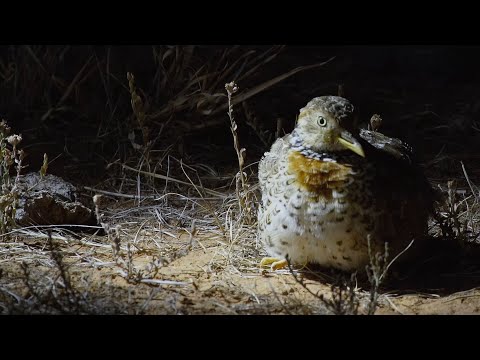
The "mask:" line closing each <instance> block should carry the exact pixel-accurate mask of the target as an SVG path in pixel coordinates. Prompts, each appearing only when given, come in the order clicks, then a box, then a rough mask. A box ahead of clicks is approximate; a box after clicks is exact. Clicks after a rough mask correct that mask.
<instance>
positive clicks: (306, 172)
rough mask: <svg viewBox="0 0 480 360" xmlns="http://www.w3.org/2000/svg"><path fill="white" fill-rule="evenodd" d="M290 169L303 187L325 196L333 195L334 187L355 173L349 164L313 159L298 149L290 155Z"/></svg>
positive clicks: (340, 184)
mask: <svg viewBox="0 0 480 360" xmlns="http://www.w3.org/2000/svg"><path fill="white" fill-rule="evenodd" d="M288 169H289V171H290V172H291V173H293V174H295V176H296V182H297V183H298V184H299V185H300V186H301V187H302V188H304V189H305V190H308V191H310V192H314V193H319V194H323V195H324V196H325V197H329V196H330V197H331V192H332V189H334V188H337V187H340V186H342V185H343V184H344V183H345V181H346V180H348V177H349V176H350V175H352V174H353V170H352V167H351V166H349V165H343V164H339V163H337V162H332V161H322V160H315V159H311V158H308V157H306V156H304V155H302V154H301V153H299V152H298V151H294V152H292V153H291V154H290V155H289V156H288Z"/></svg>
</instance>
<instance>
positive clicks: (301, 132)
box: [293, 96, 365, 157]
mask: <svg viewBox="0 0 480 360" xmlns="http://www.w3.org/2000/svg"><path fill="white" fill-rule="evenodd" d="M352 115H353V105H352V104H351V103H350V102H349V101H348V100H347V99H344V98H342V97H339V96H321V97H317V98H314V99H312V100H311V101H310V102H309V103H308V104H307V105H306V106H305V107H304V108H302V109H300V114H299V116H298V121H297V125H296V127H295V131H294V137H293V141H294V142H295V143H296V146H299V147H300V148H302V147H304V148H306V149H309V150H312V151H314V152H317V153H320V152H335V151H342V150H351V151H353V152H354V153H356V154H358V155H360V156H362V157H365V153H364V151H363V148H362V146H361V145H360V143H359V142H358V140H357V139H355V137H354V135H353V134H352V131H354V124H353V116H352Z"/></svg>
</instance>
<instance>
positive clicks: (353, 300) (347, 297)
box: [286, 256, 360, 315]
mask: <svg viewBox="0 0 480 360" xmlns="http://www.w3.org/2000/svg"><path fill="white" fill-rule="evenodd" d="M286 260H287V265H288V269H289V271H290V273H291V274H292V276H293V278H294V279H295V281H296V282H297V283H298V284H299V285H301V286H302V287H303V288H304V289H305V290H307V292H308V293H309V294H311V295H312V296H314V297H315V298H316V299H318V300H320V301H321V302H322V303H323V304H324V305H325V306H326V308H327V309H328V310H329V311H331V312H332V313H333V314H335V315H357V314H358V308H359V305H360V302H359V300H358V298H357V295H356V293H355V286H354V284H355V280H356V273H353V274H351V276H350V279H349V280H348V281H346V280H345V279H344V278H341V279H337V280H336V281H335V282H334V283H333V284H332V286H331V288H330V290H331V299H326V298H325V297H324V296H323V294H318V293H314V292H313V291H311V290H310V289H309V287H308V286H307V285H306V284H305V282H304V281H303V280H302V279H299V278H298V276H297V275H296V274H295V272H294V271H293V269H292V265H291V263H290V260H289V259H288V256H287V259H286Z"/></svg>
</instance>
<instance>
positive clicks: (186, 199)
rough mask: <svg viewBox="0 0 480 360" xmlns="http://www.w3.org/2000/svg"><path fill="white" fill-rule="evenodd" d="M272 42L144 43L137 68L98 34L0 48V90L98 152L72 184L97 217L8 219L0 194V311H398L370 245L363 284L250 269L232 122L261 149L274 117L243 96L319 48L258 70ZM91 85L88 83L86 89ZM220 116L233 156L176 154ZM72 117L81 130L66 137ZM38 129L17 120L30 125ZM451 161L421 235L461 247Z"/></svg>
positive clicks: (245, 185) (241, 159)
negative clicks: (45, 221)
mask: <svg viewBox="0 0 480 360" xmlns="http://www.w3.org/2000/svg"><path fill="white" fill-rule="evenodd" d="M283 49H284V47H282V46H273V47H268V48H265V47H264V48H262V49H254V48H252V49H250V50H248V51H246V50H245V49H242V48H240V47H235V46H234V47H229V48H223V49H219V50H212V49H209V48H208V47H201V46H153V47H151V48H150V49H149V54H148V56H146V57H145V59H148V61H146V62H145V64H147V65H145V67H146V68H148V70H149V71H142V69H141V68H138V67H137V68H130V67H129V66H127V67H126V68H118V67H116V66H115V61H113V59H114V58H115V56H118V54H115V50H114V49H112V48H105V49H102V50H101V51H100V50H98V49H93V50H92V49H91V48H88V49H87V48H85V49H78V48H72V47H69V46H65V47H59V48H57V49H52V48H50V47H44V46H23V47H18V48H12V49H11V51H9V54H8V56H7V57H6V58H5V57H4V58H2V59H1V60H0V81H1V82H2V86H0V94H1V95H2V96H3V97H2V101H3V102H5V103H7V102H11V103H15V104H19V106H20V108H21V110H20V111H21V113H22V116H23V115H25V114H27V115H29V116H33V115H32V114H37V115H35V119H38V124H35V125H38V127H42V126H44V125H45V126H44V127H45V129H47V130H48V131H50V132H55V127H54V126H52V127H49V126H48V124H49V123H51V122H53V121H56V124H60V125H61V126H62V134H61V136H60V139H64V140H65V144H62V145H65V146H64V148H65V149H66V150H65V153H66V154H67V156H68V158H69V159H77V158H78V159H79V160H78V161H79V162H80V163H81V165H85V164H88V166H90V165H89V164H90V162H91V159H92V158H93V157H94V155H98V156H97V157H100V159H101V165H103V164H107V166H106V167H105V168H106V171H107V176H105V179H106V180H105V181H104V182H103V183H96V185H92V186H88V187H85V188H84V191H85V192H86V193H87V194H88V195H89V196H90V197H91V198H92V200H91V203H92V206H93V207H94V208H95V211H96V215H97V220H98V226H93V227H85V228H84V229H85V232H79V231H78V229H79V227H78V226H77V227H76V228H75V232H74V231H71V230H70V227H69V226H62V227H58V226H32V227H29V228H14V227H13V224H12V223H11V222H9V220H8V219H11V218H12V217H11V216H12V209H13V208H12V207H10V208H8V206H3V205H2V206H3V207H2V209H3V211H2V213H3V214H4V218H2V235H1V238H0V312H1V313H8V314H11V313H55V314H58V313H61V314H98V313H100V314H107V313H115V314H145V313H148V314H190V313H222V314H278V313H283V314H285V313H286V314H328V313H333V314H374V313H378V312H379V309H384V308H385V307H395V311H396V312H399V313H402V312H404V310H399V309H398V308H396V305H392V304H393V301H392V299H391V298H392V296H393V295H392V290H391V289H390V290H388V291H387V290H385V280H386V276H387V272H388V270H389V266H390V265H391V263H392V261H394V260H395V259H393V260H392V261H390V262H389V263H387V258H388V257H387V255H388V254H387V253H385V254H371V259H372V261H371V264H370V267H369V268H368V272H367V273H368V279H367V282H366V284H365V286H364V287H363V288H361V287H360V286H359V284H358V283H357V279H356V277H355V275H351V274H333V275H332V274H330V273H328V272H315V273H312V272H310V271H309V270H308V269H293V268H291V269H290V271H289V270H283V271H278V272H275V273H270V272H268V271H261V270H260V269H259V268H258V261H259V259H261V258H262V256H263V255H265V254H264V252H263V249H262V247H261V245H260V244H258V242H257V239H256V224H255V219H256V213H255V212H256V207H255V204H256V203H257V202H258V201H259V200H258V199H259V194H258V189H257V187H256V186H255V184H256V171H255V165H256V163H255V160H256V159H253V158H251V157H250V158H247V157H246V153H247V152H246V151H247V150H248V151H249V152H248V154H251V152H250V149H249V148H248V145H249V142H247V139H246V138H242V132H241V131H239V130H241V128H242V127H244V128H246V127H249V128H250V129H251V130H252V131H253V133H254V135H256V136H257V137H258V139H260V141H261V142H262V143H263V145H264V147H266V148H267V147H268V146H269V145H270V143H271V142H272V140H273V139H274V138H275V136H277V137H278V136H279V135H281V132H282V131H283V123H282V120H281V119H277V129H276V135H275V136H274V135H273V132H274V131H275V129H270V130H269V129H267V128H266V127H265V126H264V124H262V122H261V121H260V120H259V119H257V118H256V115H255V113H254V111H253V110H252V109H251V108H250V107H249V106H248V105H246V101H247V100H251V99H253V98H254V97H255V96H257V95H258V94H260V93H261V92H264V91H267V90H269V89H271V88H273V87H274V86H276V85H278V84H280V83H281V82H282V81H284V80H285V79H287V78H289V77H290V76H294V75H296V74H298V73H300V72H302V71H308V70H310V69H313V68H318V67H321V66H324V65H325V64H326V63H328V62H330V61H331V60H332V59H330V60H328V61H326V62H323V63H319V64H314V65H310V66H301V67H297V68H295V69H293V70H291V71H287V72H285V73H283V74H277V75H276V76H273V77H271V78H267V79H261V80H257V79H258V74H259V73H261V72H262V69H264V68H265V66H266V65H268V64H271V63H272V62H274V61H275V60H276V59H277V57H279V56H280V55H281V53H282V51H283ZM65 57H72V58H75V59H77V60H75V62H76V65H77V66H76V67H72V69H75V70H74V71H72V70H67V69H63V68H62V66H61V64H62V61H63V60H62V59H64V58H65ZM205 58H208V59H209V61H204V59H205ZM117 64H118V63H117ZM127 65H128V64H127ZM20 69H21V71H20ZM152 69H153V70H152ZM125 74H126V76H125ZM146 74H147V75H146ZM231 80H233V81H234V82H230V81H231ZM226 83H227V87H226V90H227V94H225V87H224V85H225V84H226ZM45 84H46V85H48V86H46V85H45ZM99 84H101V88H102V90H103V93H102V94H99V93H98V92H95V93H94V94H93V95H92V98H88V95H86V94H90V92H89V89H91V88H98V87H99ZM236 84H240V85H241V87H242V91H240V89H238V91H236V90H235V88H236V86H235V85H236ZM342 91H343V90H342ZM82 97H87V100H88V101H85V99H83V101H82ZM85 103H90V104H92V106H91V108H87V107H83V105H81V104H85ZM239 109H243V112H244V113H243V115H244V116H245V117H246V119H245V121H244V122H242V118H241V117H240V116H239V114H240V112H239ZM38 114H39V115H38ZM78 114H82V115H81V116H79V115H78ZM97 114H101V116H100V117H99V115H97ZM234 115H235V116H234ZM227 116H228V118H227ZM15 118H17V119H18V118H21V116H17V117H15ZM274 120H275V119H274ZM60 125H58V126H60ZM225 125H230V130H231V135H232V137H233V138H232V139H233V142H232V144H233V146H231V148H232V149H234V154H236V158H237V160H238V161H237V164H235V166H229V167H228V168H226V167H220V169H218V168H215V167H214V166H212V164H210V163H207V162H205V163H202V162H200V161H197V160H195V157H192V156H190V155H191V153H190V152H189V151H188V146H189V145H191V144H189V143H188V142H189V140H188V139H189V138H188V136H189V135H192V134H193V135H196V134H203V133H204V132H207V133H208V131H210V130H211V129H214V128H216V127H219V126H220V127H222V126H223V127H224V128H225V129H226V127H225ZM78 128H80V130H81V131H79V133H80V134H81V135H80V136H79V137H75V136H73V135H72V133H73V132H75V131H77V129H78ZM47 130H45V131H47ZM63 130H64V131H63ZM227 131H228V129H227ZM1 134H2V138H1V139H0V143H1V144H2V148H1V150H0V151H1V154H2V156H3V157H2V161H1V165H2V168H1V169H2V178H3V179H4V180H3V183H2V185H4V186H7V187H6V188H5V189H7V188H8V189H10V193H11V189H12V186H14V182H15V180H14V179H15V176H14V177H13V178H10V177H8V180H7V178H6V175H7V174H9V171H8V170H10V168H9V166H11V165H14V163H15V164H16V165H15V166H17V169H21V167H22V161H21V160H22V159H21V158H20V155H19V153H17V154H18V156H13V158H15V159H16V160H15V161H14V162H11V161H10V160H8V159H13V158H12V157H11V156H10V155H9V156H10V157H8V156H7V155H6V154H10V153H11V154H14V153H15V151H16V150H15V149H14V148H13V147H12V146H14V144H13V143H10V144H9V145H8V146H9V148H8V151H7V150H6V149H7V142H6V141H7V140H6V138H7V135H8V134H6V132H5V131H4V132H3V133H1ZM37 135H38V134H36V133H35V132H33V133H32V132H29V133H28V136H29V137H30V140H35V139H37V138H36V136H37ZM224 135H225V137H227V136H228V134H227V133H225V134H224ZM82 136H83V138H82ZM201 136H203V135H200V137H201ZM79 138H80V141H78V139H79ZM17 145H18V144H17ZM241 145H243V146H245V147H242V146H241ZM15 146H16V145H15ZM206 148H207V150H208V152H210V151H212V152H213V151H214V150H211V148H209V147H208V144H207V145H206ZM245 148H247V150H245ZM230 150H231V149H230ZM62 151H63V148H62ZM62 156H65V155H62ZM53 158H55V157H54V156H53ZM197 159H198V157H197ZM75 161H76V160H75ZM75 161H72V163H74V162H75ZM47 162H48V159H47V158H45V160H44V162H43V164H44V167H43V170H42V172H43V173H45V171H46V165H47ZM7 164H8V166H7ZM69 166H73V165H72V164H70V165H68V166H67V167H66V170H69V169H71V168H70V167H69ZM96 166H98V164H97V165H96ZM463 170H464V178H465V181H466V183H467V184H468V187H467V188H466V189H458V188H455V186H454V184H453V183H449V185H448V188H447V189H444V192H445V194H446V198H447V200H446V202H445V203H444V204H442V206H441V208H440V210H439V212H438V214H437V217H436V219H435V222H434V223H433V224H432V229H431V234H432V236H434V237H436V238H438V239H439V240H445V241H451V242H455V243H458V244H460V245H461V246H464V245H468V246H472V245H474V244H476V243H478V242H479V237H478V235H479V229H478V218H479V210H478V199H479V192H478V189H477V188H476V186H475V185H474V184H473V182H472V180H471V179H470V178H469V177H468V175H467V172H466V170H465V167H464V168H463ZM14 173H15V175H18V174H19V173H20V170H18V171H17V170H14ZM5 189H3V188H2V195H3V196H5V194H6V193H8V192H9V191H8V190H5ZM3 203H4V202H2V204H3ZM10 204H12V203H11V202H10ZM312 274H313V275H312ZM309 276H310V277H311V276H313V277H314V280H313V281H311V280H310V281H309V280H308V279H309ZM325 284H326V285H325Z"/></svg>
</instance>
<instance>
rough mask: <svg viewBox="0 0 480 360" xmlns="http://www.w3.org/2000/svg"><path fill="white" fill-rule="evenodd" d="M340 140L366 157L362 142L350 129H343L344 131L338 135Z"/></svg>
mask: <svg viewBox="0 0 480 360" xmlns="http://www.w3.org/2000/svg"><path fill="white" fill-rule="evenodd" d="M338 142H339V143H340V145H342V146H343V147H344V148H346V149H348V150H351V151H353V152H354V153H355V154H358V155H360V156H361V157H365V153H364V152H363V148H362V145H360V143H359V142H358V141H357V140H356V139H355V138H354V137H353V136H352V134H350V133H349V132H348V131H346V130H344V131H342V133H341V134H340V136H339V137H338Z"/></svg>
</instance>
